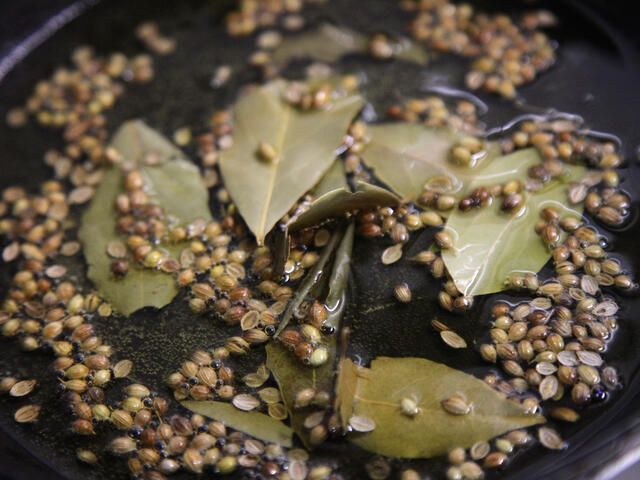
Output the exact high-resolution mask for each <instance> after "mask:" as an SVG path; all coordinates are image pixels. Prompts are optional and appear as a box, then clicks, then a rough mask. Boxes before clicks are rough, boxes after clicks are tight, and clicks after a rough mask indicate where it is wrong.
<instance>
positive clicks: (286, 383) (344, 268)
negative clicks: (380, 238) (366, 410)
mask: <svg viewBox="0 0 640 480" xmlns="http://www.w3.org/2000/svg"><path fill="white" fill-rule="evenodd" d="M353 237H354V226H353V224H351V225H350V226H349V227H348V228H347V230H346V231H345V234H344V236H343V237H342V240H341V241H340V244H339V246H338V248H337V250H336V252H335V257H334V261H333V266H332V268H331V275H330V276H329V281H328V284H329V285H330V288H329V293H328V294H327V298H326V300H325V305H326V307H327V319H326V320H325V324H326V325H329V326H331V327H334V328H335V329H336V330H337V329H338V327H339V324H340V319H341V317H342V312H343V310H344V305H345V300H346V289H347V281H348V278H349V270H350V262H351V250H352V248H353ZM322 346H323V347H324V348H326V349H327V352H328V354H329V359H328V361H327V362H326V363H324V364H323V365H322V366H320V367H318V368H309V367H307V366H305V365H302V364H301V363H300V362H299V361H298V360H297V359H296V358H294V357H293V355H292V354H291V352H290V351H289V350H288V349H286V348H285V347H284V346H283V345H282V344H280V343H276V342H270V343H269V344H268V345H267V367H268V368H269V370H271V373H272V374H273V376H274V378H275V379H276V382H278V386H279V387H280V392H281V394H282V398H283V400H284V403H285V405H286V407H287V410H288V411H289V416H290V418H291V428H293V430H294V431H295V432H296V434H297V435H298V436H299V437H300V438H301V439H302V441H303V442H304V444H305V445H306V446H307V447H310V444H309V430H308V429H307V428H305V426H304V421H305V418H307V416H308V414H309V412H308V411H304V410H303V411H300V410H296V409H295V399H296V395H297V394H298V392H300V391H301V390H304V389H307V388H313V389H314V390H315V391H316V392H320V391H325V392H332V391H333V385H334V365H335V358H336V335H335V334H334V335H331V336H328V337H326V336H325V337H323V342H322Z"/></svg>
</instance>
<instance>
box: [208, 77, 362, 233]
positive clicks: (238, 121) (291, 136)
mask: <svg viewBox="0 0 640 480" xmlns="http://www.w3.org/2000/svg"><path fill="white" fill-rule="evenodd" d="M284 88H286V84H285V82H284V81H274V82H271V83H269V84H267V85H265V86H263V87H260V88H257V89H255V90H254V91H252V92H250V93H249V94H248V95H246V96H245V97H243V98H241V99H240V100H239V101H238V102H237V103H236V105H235V107H234V110H233V114H234V130H233V146H232V148H231V149H229V150H226V151H225V152H223V153H222V155H221V157H220V170H221V172H222V176H223V178H224V182H225V185H226V187H227V190H228V191H229V193H230V195H231V198H232V199H233V201H234V202H235V204H236V205H237V207H238V210H239V211H240V214H241V215H242V217H243V218H244V220H245V222H246V223H247V225H248V226H249V229H250V230H251V231H252V232H253V233H254V234H255V236H256V238H257V240H258V243H263V241H264V237H265V235H266V234H267V233H268V232H269V231H270V230H271V228H272V227H273V226H274V225H275V224H276V222H277V221H278V220H279V219H280V218H282V217H283V216H284V215H285V214H286V213H287V212H288V211H289V209H290V208H291V206H292V205H293V204H295V202H296V201H297V200H298V199H299V198H300V197H301V196H302V195H303V194H304V193H305V192H307V191H308V190H309V189H311V188H312V187H313V186H314V185H315V184H316V183H317V182H318V181H319V180H320V178H322V176H323V175H324V173H325V172H326V171H327V170H328V169H329V168H330V167H331V165H332V163H333V161H334V159H335V150H336V149H337V148H338V147H339V146H340V143H341V141H342V136H343V135H344V133H345V132H346V130H347V127H348V126H349V124H350V123H351V120H352V119H353V117H354V116H355V115H356V114H357V113H358V111H359V110H360V108H362V105H363V100H362V97H360V96H359V95H354V94H351V95H346V96H344V97H341V98H337V99H335V100H334V101H332V102H331V104H330V105H329V106H328V107H327V108H325V109H321V110H310V111H301V110H298V109H297V108H294V107H292V106H291V105H289V104H287V103H285V102H284V101H282V93H283V89H284ZM261 143H267V144H269V145H271V146H272V147H273V148H274V150H275V152H276V155H277V158H276V159H274V160H275V161H272V162H269V161H265V160H263V159H262V158H260V157H259V156H258V155H257V154H256V152H257V151H258V148H259V145H260V144H261Z"/></svg>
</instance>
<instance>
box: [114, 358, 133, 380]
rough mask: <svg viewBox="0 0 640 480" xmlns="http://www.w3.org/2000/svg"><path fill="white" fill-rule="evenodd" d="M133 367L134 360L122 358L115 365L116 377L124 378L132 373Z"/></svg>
mask: <svg viewBox="0 0 640 480" xmlns="http://www.w3.org/2000/svg"><path fill="white" fill-rule="evenodd" d="M132 368H133V362H132V361H131V360H120V361H119V362H118V363H116V364H115V365H114V366H113V376H114V377H115V378H124V377H126V376H127V375H129V373H131V369H132Z"/></svg>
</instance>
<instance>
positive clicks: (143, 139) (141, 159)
mask: <svg viewBox="0 0 640 480" xmlns="http://www.w3.org/2000/svg"><path fill="white" fill-rule="evenodd" d="M109 145H110V146H111V147H113V148H114V149H115V150H117V152H118V153H119V154H120V156H121V157H122V159H123V160H124V161H126V162H130V163H133V164H134V165H142V164H144V163H147V162H145V160H152V162H153V163H156V164H161V163H165V162H167V161H169V160H173V159H175V158H185V156H184V153H182V151H181V150H180V149H179V148H178V147H176V146H175V145H174V144H173V143H171V142H170V141H169V140H168V139H167V138H166V137H165V136H164V135H162V134H161V133H160V132H158V131H156V130H154V129H153V128H151V127H149V126H148V125H147V124H146V123H144V122H143V121H142V120H129V121H126V122H124V123H123V124H122V125H121V126H120V128H118V130H117V131H116V133H115V134H114V135H113V138H112V139H111V143H110V144H109Z"/></svg>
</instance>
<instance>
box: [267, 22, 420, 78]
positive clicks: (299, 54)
mask: <svg viewBox="0 0 640 480" xmlns="http://www.w3.org/2000/svg"><path fill="white" fill-rule="evenodd" d="M389 43H390V45H391V48H392V50H393V54H394V57H395V58H400V59H403V60H407V61H410V62H415V63H418V64H420V65H424V64H426V63H427V61H428V60H429V56H428V54H427V52H426V50H425V49H424V48H423V47H422V46H420V45H419V44H417V43H415V42H412V41H411V40H409V39H408V38H399V39H390V40H389ZM368 46H369V37H368V35H365V34H362V33H359V32H356V31H355V30H351V29H348V28H345V27H339V26H336V25H332V24H330V23H322V24H320V25H319V26H318V27H316V28H315V29H313V30H310V31H308V32H305V33H301V34H298V35H293V36H290V37H286V38H285V39H284V40H283V41H282V43H281V44H280V45H279V46H278V48H276V49H275V50H274V52H273V56H272V58H273V62H274V63H275V65H276V66H278V67H279V68H283V67H285V66H286V65H287V64H288V63H289V62H290V61H291V60H294V59H306V58H310V59H313V60H317V61H320V62H325V63H333V62H336V61H338V60H340V58H342V57H344V56H345V55H351V54H355V53H365V52H366V51H367V49H368Z"/></svg>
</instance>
